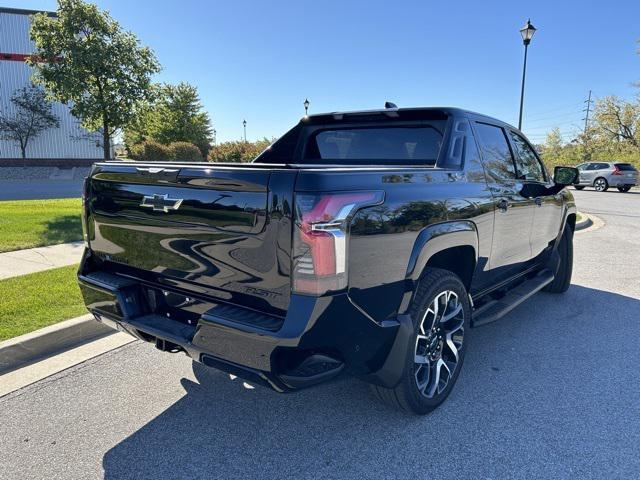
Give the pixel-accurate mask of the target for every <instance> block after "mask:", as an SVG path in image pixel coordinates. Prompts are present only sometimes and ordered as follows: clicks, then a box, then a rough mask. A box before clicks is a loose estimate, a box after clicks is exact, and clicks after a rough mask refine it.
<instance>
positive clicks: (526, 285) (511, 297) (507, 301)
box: [472, 269, 553, 327]
mask: <svg viewBox="0 0 640 480" xmlns="http://www.w3.org/2000/svg"><path fill="white" fill-rule="evenodd" d="M551 282H553V273H552V272H551V270H548V269H545V270H542V271H541V272H540V273H538V275H536V276H535V277H533V278H531V279H529V280H526V281H524V282H523V283H521V284H520V285H518V286H517V287H515V288H514V289H513V290H509V291H508V292H507V294H506V295H505V296H504V297H502V298H500V299H499V300H492V301H490V302H488V303H486V304H485V305H482V306H481V307H479V308H478V309H477V310H475V311H474V312H473V317H472V318H473V326H474V327H479V326H481V325H486V324H487V323H491V322H495V321H496V320H498V319H500V318H502V317H504V316H505V315H506V314H507V313H509V312H510V311H511V310H513V309H514V308H516V307H517V306H518V305H520V304H521V303H522V302H524V301H525V300H527V299H528V298H529V297H531V296H533V294H535V293H537V292H539V291H540V290H542V289H543V288H544V287H546V286H547V285H549V284H550V283H551Z"/></svg>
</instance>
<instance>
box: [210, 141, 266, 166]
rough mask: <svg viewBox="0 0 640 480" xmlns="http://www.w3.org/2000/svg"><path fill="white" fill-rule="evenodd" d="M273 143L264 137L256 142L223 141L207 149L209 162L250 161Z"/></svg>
mask: <svg viewBox="0 0 640 480" xmlns="http://www.w3.org/2000/svg"><path fill="white" fill-rule="evenodd" d="M272 143H273V141H272V140H268V139H266V138H264V139H262V140H258V141H256V142H245V141H243V140H240V141H236V142H223V143H220V144H218V145H215V146H214V147H212V148H211V150H210V151H209V161H210V162H250V161H251V160H253V159H254V158H256V157H257V156H258V155H260V154H261V153H262V151H263V150H264V149H265V148H267V147H268V146H269V145H271V144H272Z"/></svg>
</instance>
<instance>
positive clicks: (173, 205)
mask: <svg viewBox="0 0 640 480" xmlns="http://www.w3.org/2000/svg"><path fill="white" fill-rule="evenodd" d="M181 204H182V198H169V195H166V194H165V195H158V194H157V193H154V194H153V195H145V196H144V197H142V203H141V204H140V206H141V207H148V208H153V211H154V212H164V213H168V212H169V210H177V209H178V208H180V205H181Z"/></svg>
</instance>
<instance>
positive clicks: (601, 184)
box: [593, 177, 609, 192]
mask: <svg viewBox="0 0 640 480" xmlns="http://www.w3.org/2000/svg"><path fill="white" fill-rule="evenodd" d="M593 188H595V189H596V192H606V191H607V190H608V188H609V183H608V182H607V180H606V179H605V178H602V177H598V178H596V181H595V182H593Z"/></svg>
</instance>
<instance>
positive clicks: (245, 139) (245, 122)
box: [242, 120, 247, 142]
mask: <svg viewBox="0 0 640 480" xmlns="http://www.w3.org/2000/svg"><path fill="white" fill-rule="evenodd" d="M242 126H243V127H244V141H245V142H246V141H247V121H246V120H243V121H242Z"/></svg>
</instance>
